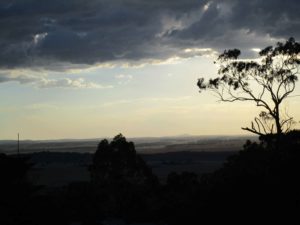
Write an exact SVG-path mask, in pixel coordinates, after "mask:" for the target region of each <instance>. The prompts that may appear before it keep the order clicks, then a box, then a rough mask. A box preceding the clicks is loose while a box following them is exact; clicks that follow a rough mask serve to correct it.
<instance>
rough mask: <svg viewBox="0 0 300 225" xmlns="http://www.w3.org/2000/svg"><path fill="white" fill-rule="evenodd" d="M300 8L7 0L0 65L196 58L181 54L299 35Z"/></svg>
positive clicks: (236, 2) (225, 1)
mask: <svg viewBox="0 0 300 225" xmlns="http://www.w3.org/2000/svg"><path fill="white" fill-rule="evenodd" d="M299 11H300V4H299V3H298V1H297V0H286V1H281V0H264V1H261V0H252V1H243V0H222V1H221V0H211V1H209V0H202V1H199V0H165V1H161V0H152V1H148V0H89V1H85V0H52V1H40V0H3V1H1V3H0V29H1V35H0V68H2V69H13V68H45V69H50V70H55V69H57V68H60V69H62V70H63V69H64V68H69V67H72V65H75V66H78V65H79V64H82V65H84V66H87V65H93V64H99V63H111V62H116V61H124V62H128V63H133V62H134V63H138V62H139V61H141V62H145V61H147V60H150V61H151V60H165V59H167V58H170V57H172V56H174V55H179V54H181V57H190V55H191V53H190V54H182V53H181V52H182V51H183V50H184V49H187V48H210V49H214V50H217V51H221V50H222V49H224V48H231V47H238V48H241V49H250V48H253V47H264V46H266V45H268V44H274V41H276V40H279V39H281V38H288V37H289V36H294V37H295V38H296V39H297V38H299V37H300V29H299V26H300V14H299ZM272 38H273V39H272ZM195 54H199V52H198V53H195ZM249 54H250V52H249ZM64 64H65V65H67V66H66V67H64V66H61V65H64ZM57 65H60V66H57ZM3 79H4V78H3Z"/></svg>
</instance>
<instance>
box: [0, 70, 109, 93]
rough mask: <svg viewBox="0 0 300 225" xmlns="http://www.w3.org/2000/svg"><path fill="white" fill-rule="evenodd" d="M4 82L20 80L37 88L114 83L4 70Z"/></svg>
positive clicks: (1, 79)
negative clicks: (54, 77)
mask: <svg viewBox="0 0 300 225" xmlns="http://www.w3.org/2000/svg"><path fill="white" fill-rule="evenodd" d="M4 82H18V83H20V84H30V85H32V86H34V87H37V88H71V89H86V88H88V89H91V88H92V89H107V88H113V86H112V85H101V84H98V83H94V82H90V81H86V80H85V79H84V78H77V79H70V78H60V79H50V78H48V77H47V76H46V75H45V74H44V75H43V74H42V75H39V74H31V73H27V72H19V71H18V72H15V73H14V72H11V71H7V72H4V73H3V72H2V73H0V84H1V83H4Z"/></svg>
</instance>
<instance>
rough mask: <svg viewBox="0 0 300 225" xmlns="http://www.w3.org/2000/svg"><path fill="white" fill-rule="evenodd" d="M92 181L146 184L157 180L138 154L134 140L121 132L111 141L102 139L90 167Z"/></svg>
mask: <svg viewBox="0 0 300 225" xmlns="http://www.w3.org/2000/svg"><path fill="white" fill-rule="evenodd" d="M90 170H91V176H92V181H93V182H94V183H99V184H107V183H114V182H118V183H120V182H121V183H124V182H126V183H133V184H145V183H147V182H152V181H154V180H155V176H154V175H153V174H152V171H151V169H150V168H149V167H148V166H147V165H146V163H145V161H144V160H143V159H142V158H141V157H140V156H139V155H137V154H136V151H135V146H134V143H133V142H128V141H127V140H126V138H125V137H124V136H123V135H122V134H119V135H117V136H115V137H114V138H113V140H112V141H111V142H110V143H109V141H108V140H106V139H104V140H102V141H101V142H100V143H99V145H98V148H97V151H96V153H95V155H94V157H93V164H92V165H91V167H90Z"/></svg>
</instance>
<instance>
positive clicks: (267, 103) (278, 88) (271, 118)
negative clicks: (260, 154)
mask: <svg viewBox="0 0 300 225" xmlns="http://www.w3.org/2000/svg"><path fill="white" fill-rule="evenodd" d="M240 54H241V51H240V50H238V49H232V50H225V51H224V53H223V54H221V55H219V57H218V59H217V62H216V63H218V64H219V70H218V77H216V78H214V79H210V80H209V81H208V82H206V81H205V79H204V78H200V79H199V80H198V83H197V85H198V87H199V89H200V91H201V90H206V89H208V90H212V91H213V92H214V93H216V94H217V96H218V98H219V99H220V101H223V102H236V101H249V102H254V103H255V104H256V106H258V107H260V108H262V111H261V113H260V114H259V116H258V117H255V118H254V121H252V123H251V126H250V127H243V128H242V129H243V130H246V131H250V132H252V133H255V134H258V135H261V136H264V135H268V134H277V135H281V134H282V133H286V132H288V131H289V130H291V127H292V125H293V123H294V120H293V117H291V116H290V115H288V113H287V112H286V111H283V110H282V107H281V106H282V102H283V101H284V100H286V99H287V98H288V97H290V96H291V94H292V93H293V91H294V90H295V85H296V81H297V80H298V75H299V68H300V66H299V65H300V44H299V43H298V42H296V41H295V39H294V38H290V39H288V40H287V41H286V42H285V43H281V42H278V43H277V44H276V46H275V47H273V46H268V47H266V48H264V49H263V50H261V51H260V52H259V57H258V58H256V59H253V60H249V59H239V56H240Z"/></svg>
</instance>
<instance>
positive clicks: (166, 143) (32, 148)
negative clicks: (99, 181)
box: [0, 135, 257, 154]
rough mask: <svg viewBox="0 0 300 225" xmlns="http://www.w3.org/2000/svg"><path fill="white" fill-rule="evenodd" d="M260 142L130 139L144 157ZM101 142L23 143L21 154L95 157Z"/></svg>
mask: <svg viewBox="0 0 300 225" xmlns="http://www.w3.org/2000/svg"><path fill="white" fill-rule="evenodd" d="M248 139H250V140H256V139H257V138H256V137H254V136H190V135H181V136H174V137H139V138H128V140H130V141H133V142H134V143H135V145H136V149H137V151H138V152H139V153H141V154H152V153H164V152H178V151H195V152H203V151H218V152H219V151H238V150H240V149H241V147H242V146H243V144H244V143H245V141H246V140H248ZM100 140H101V139H100V138H99V139H64V140H37V141H33V140H21V141H20V151H21V153H32V152H45V151H49V152H78V153H93V152H95V150H96V148H97V145H98V143H99V141H100ZM16 151H17V141H12V140H2V141H0V153H1V152H2V153H7V154H14V153H16Z"/></svg>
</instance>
